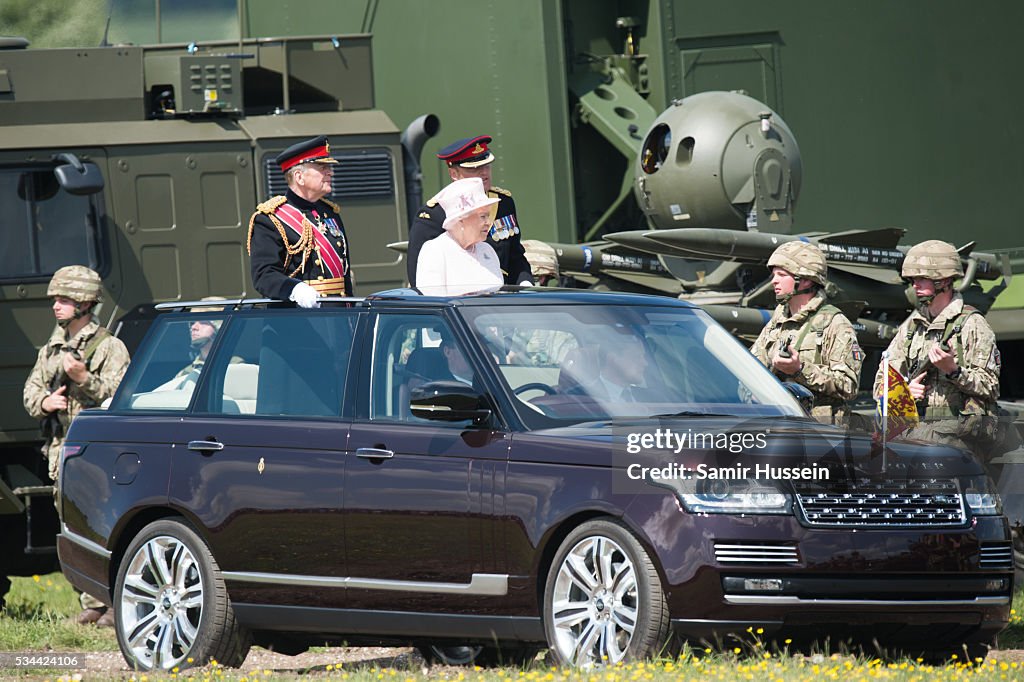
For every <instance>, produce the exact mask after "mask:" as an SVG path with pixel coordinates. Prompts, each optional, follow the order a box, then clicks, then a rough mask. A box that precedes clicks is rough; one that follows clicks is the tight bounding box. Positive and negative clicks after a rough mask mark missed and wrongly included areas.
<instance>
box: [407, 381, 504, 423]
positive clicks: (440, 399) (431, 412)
mask: <svg viewBox="0 0 1024 682" xmlns="http://www.w3.org/2000/svg"><path fill="white" fill-rule="evenodd" d="M486 405H487V401H486V400H485V398H484V396H483V394H481V393H480V392H479V391H477V390H476V389H475V388H473V387H472V386H470V385H468V384H464V383H462V382H461V381H431V382H429V383H426V384H423V385H422V386H417V387H416V388H414V389H412V394H411V396H410V399H409V408H410V410H411V411H412V414H413V416H415V417H419V418H420V419H432V420H434V421H443V422H461V421H465V420H467V419H469V420H472V421H473V422H474V423H479V422H481V421H483V420H484V419H486V418H487V417H489V416H490V415H491V410H490V409H488V408H487V406H486Z"/></svg>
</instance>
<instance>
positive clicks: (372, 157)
mask: <svg viewBox="0 0 1024 682" xmlns="http://www.w3.org/2000/svg"><path fill="white" fill-rule="evenodd" d="M275 156H276V154H268V155H267V156H264V157H263V172H264V174H265V176H266V178H267V192H268V195H269V196H277V195H278V194H284V193H285V190H287V189H288V183H287V182H285V179H284V173H283V172H282V171H281V167H280V166H279V165H277V161H275V160H274V157H275ZM333 157H334V158H335V159H337V160H338V163H337V164H336V165H335V166H334V178H333V179H332V180H331V194H330V196H329V197H328V198H329V199H333V200H336V201H341V200H343V199H361V198H368V197H390V196H392V194H394V183H393V179H394V172H393V171H392V168H391V152H389V151H387V150H386V149H377V150H373V151H370V150H368V149H364V150H352V151H345V152H344V153H341V154H334V155H333Z"/></svg>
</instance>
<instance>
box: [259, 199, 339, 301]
mask: <svg viewBox="0 0 1024 682" xmlns="http://www.w3.org/2000/svg"><path fill="white" fill-rule="evenodd" d="M282 204H287V206H290V207H292V208H293V209H296V210H297V211H298V212H300V213H301V215H302V221H303V223H302V224H303V227H304V228H305V229H306V230H307V231H308V236H306V237H303V236H301V235H299V234H297V233H296V232H295V231H294V230H293V229H291V228H290V227H288V225H286V224H284V223H283V221H282V220H281V219H280V218H279V217H275V218H274V219H272V218H271V215H270V214H272V213H275V212H279V211H280V210H281V205H282ZM338 210H339V207H338V205H337V204H335V203H334V202H330V201H326V200H323V199H321V200H320V201H317V202H310V201H306V200H305V199H303V198H301V197H300V196H298V195H297V194H295V193H294V192H292V191H291V190H290V189H289V190H288V191H287V192H286V193H285V195H284V196H281V197H274V198H273V199H270V200H269V201H267V202H265V203H263V204H260V205H259V206H258V207H257V209H256V212H255V213H253V216H252V218H251V219H250V221H249V244H248V249H249V256H250V265H251V267H252V283H253V285H254V286H255V287H256V291H258V292H259V293H260V294H261V295H262V296H265V297H267V298H273V299H278V300H282V301H287V300H288V297H289V296H290V295H291V293H292V289H294V288H295V285H296V284H298V283H299V282H306V283H307V284H309V285H310V286H312V287H313V288H314V289H317V291H319V292H320V293H321V294H341V293H342V291H344V292H345V295H347V296H351V295H352V273H351V268H350V265H349V250H348V237H347V235H346V234H345V226H344V225H343V224H342V222H341V216H340V215H338ZM275 219H276V220H277V221H278V223H279V224H280V227H279V226H278V225H276V224H275V223H274V220H275ZM314 230H315V231H316V232H317V233H318V234H319V235H320V237H316V236H315V235H313V231H314ZM286 240H287V241H286ZM327 247H329V248H330V249H331V250H333V251H334V253H333V254H331V253H329V252H327V253H324V252H322V250H323V249H326V248H327ZM331 262H333V263H335V264H337V263H339V262H340V269H342V270H343V271H344V272H343V273H336V272H331V270H330V269H329V265H330V263H331ZM343 286H344V289H342V287H343Z"/></svg>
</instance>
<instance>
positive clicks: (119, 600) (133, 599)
mask: <svg viewBox="0 0 1024 682" xmlns="http://www.w3.org/2000/svg"><path fill="white" fill-rule="evenodd" d="M113 608H114V614H115V622H116V625H115V630H116V631H117V643H118V644H119V645H120V647H121V653H122V654H123V655H124V658H125V660H126V661H127V662H128V666H129V667H131V668H133V669H135V670H146V671H149V670H170V669H171V668H174V667H178V668H180V669H185V668H190V667H193V666H196V667H199V666H203V665H206V664H207V663H208V662H209V661H210V659H216V660H217V661H218V662H219V663H220V664H222V665H225V666H230V667H238V666H240V665H241V664H242V662H243V661H244V660H245V656H246V654H248V653H249V647H250V646H251V641H252V640H251V637H250V635H249V633H248V632H247V631H246V630H245V629H244V628H242V627H241V626H240V625H239V624H238V622H237V621H236V620H235V614H234V611H232V609H231V601H230V600H229V599H228V594H227V590H226V588H225V587H224V580H223V578H222V577H221V575H220V569H219V568H218V566H217V562H216V561H214V559H213V557H212V556H211V555H210V550H209V549H208V548H207V546H206V543H205V542H203V540H202V539H201V538H200V537H199V535H197V534H196V532H195V531H194V530H192V529H191V528H190V527H189V526H187V525H185V522H184V520H181V519H175V520H172V519H163V520H160V521H156V522H154V523H151V524H149V525H148V526H146V527H145V528H143V529H142V532H140V533H139V534H138V535H137V536H136V537H135V539H134V540H132V543H131V544H130V545H129V546H128V550H127V551H126V552H125V554H124V557H123V558H122V559H121V564H120V566H119V567H118V570H117V582H116V583H115V586H114V605H113Z"/></svg>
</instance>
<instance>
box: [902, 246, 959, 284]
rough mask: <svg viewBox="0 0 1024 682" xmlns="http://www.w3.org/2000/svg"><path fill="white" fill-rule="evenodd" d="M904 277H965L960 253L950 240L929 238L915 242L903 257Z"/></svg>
mask: <svg viewBox="0 0 1024 682" xmlns="http://www.w3.org/2000/svg"><path fill="white" fill-rule="evenodd" d="M900 274H901V276H902V277H903V279H913V278H914V277H926V278H928V279H931V280H938V279H946V278H947V277H963V274H964V269H963V266H962V265H961V264H960V255H959V254H958V253H957V252H956V248H955V247H954V246H953V245H952V244H950V243H949V242H944V241H941V240H939V239H929V240H928V241H926V242H921V243H920V244H915V245H914V246H912V247H910V250H909V251H907V255H906V256H904V257H903V269H902V271H901V273H900Z"/></svg>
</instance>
